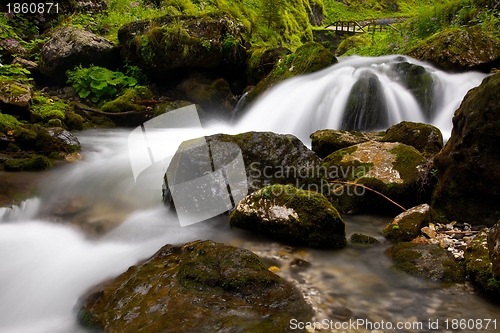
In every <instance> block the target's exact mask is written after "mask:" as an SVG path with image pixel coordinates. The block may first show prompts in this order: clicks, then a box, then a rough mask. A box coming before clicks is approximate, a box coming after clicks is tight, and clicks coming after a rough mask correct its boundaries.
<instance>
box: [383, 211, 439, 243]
mask: <svg viewBox="0 0 500 333" xmlns="http://www.w3.org/2000/svg"><path fill="white" fill-rule="evenodd" d="M431 209H432V208H431V207H430V206H429V205H428V204H422V205H419V206H416V207H413V208H411V209H408V210H407V211H405V212H403V213H401V214H399V215H398V216H396V217H395V218H394V219H392V221H391V222H389V224H387V226H385V228H384V231H383V235H384V237H385V238H387V239H388V240H390V241H391V242H395V243H399V242H409V241H411V240H413V239H414V238H416V237H418V236H419V235H420V234H421V229H422V228H423V227H425V226H428V225H429V223H431V222H432V213H431Z"/></svg>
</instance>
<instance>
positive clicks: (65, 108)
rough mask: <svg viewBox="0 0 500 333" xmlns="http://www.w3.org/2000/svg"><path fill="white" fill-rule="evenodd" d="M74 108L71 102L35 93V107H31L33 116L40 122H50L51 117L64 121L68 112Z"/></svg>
mask: <svg viewBox="0 0 500 333" xmlns="http://www.w3.org/2000/svg"><path fill="white" fill-rule="evenodd" d="M72 110H73V108H72V107H71V105H70V104H68V103H66V102H64V101H62V100H60V99H57V98H50V97H47V96H43V95H40V94H35V96H34V97H33V107H32V108H31V113H32V118H34V120H36V121H40V122H42V121H43V122H48V121H49V120H51V119H59V120H61V121H64V120H65V119H66V114H67V113H69V112H71V111H72Z"/></svg>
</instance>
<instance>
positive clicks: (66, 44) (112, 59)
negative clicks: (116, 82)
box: [40, 26, 119, 83]
mask: <svg viewBox="0 0 500 333" xmlns="http://www.w3.org/2000/svg"><path fill="white" fill-rule="evenodd" d="M50 36H51V38H50V40H49V41H48V42H46V43H45V44H44V45H43V47H42V50H41V54H40V72H41V73H42V74H44V75H46V76H47V77H49V78H50V79H52V80H54V81H55V82H58V83H66V80H67V77H66V71H68V70H72V69H74V68H75V67H76V66H78V65H82V66H83V67H88V66H90V65H95V66H102V67H109V68H114V67H116V64H117V63H119V53H118V49H117V48H116V47H115V46H114V45H113V44H112V43H111V42H110V41H108V40H107V39H105V38H103V37H99V36H97V35H95V34H93V33H91V32H89V31H86V30H83V29H78V28H76V27H73V26H64V27H59V28H57V29H55V30H54V31H52V32H51V34H50Z"/></svg>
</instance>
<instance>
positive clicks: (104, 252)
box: [0, 59, 500, 333]
mask: <svg viewBox="0 0 500 333" xmlns="http://www.w3.org/2000/svg"><path fill="white" fill-rule="evenodd" d="M351 60H352V61H354V62H355V63H356V64H357V65H356V66H358V65H359V64H358V63H359V62H361V60H359V59H351ZM347 61H350V60H347ZM363 61H365V60H363ZM385 61H386V60H384V59H382V60H381V59H378V62H377V64H375V65H373V64H372V65H369V66H371V68H380V67H381V66H383V65H382V64H381V63H385ZM340 65H341V66H343V67H340V70H341V71H349V70H346V68H351V67H349V66H347V65H346V63H345V62H344V63H341V64H340ZM359 66H361V65H359ZM334 67H335V66H334ZM342 68H343V69H342ZM352 68H354V67H352ZM334 70H339V68H330V69H326V70H323V71H321V72H319V73H315V74H313V75H311V76H305V77H302V78H297V79H292V80H290V82H288V81H287V82H285V83H283V84H281V85H279V86H278V87H277V88H276V89H275V90H273V93H272V94H268V95H270V96H268V97H266V98H265V99H263V100H262V101H260V102H259V103H258V104H257V105H255V106H254V107H253V108H252V109H251V110H249V111H248V112H247V114H246V115H245V116H243V118H242V120H241V121H240V123H239V124H238V125H236V126H234V127H232V128H228V127H221V126H214V127H210V126H208V127H207V128H205V129H203V130H202V129H194V130H192V135H193V137H199V136H201V135H207V134H210V133H219V132H226V133H236V132H242V131H244V130H247V129H250V128H251V129H253V130H273V131H276V132H281V133H294V134H296V135H297V136H298V137H300V138H301V139H303V140H304V141H305V142H306V144H308V142H307V139H308V134H307V135H306V134H305V133H309V134H310V133H312V132H313V131H314V130H316V129H319V128H336V127H335V126H337V125H338V124H337V125H336V124H333V123H329V121H328V120H327V119H323V120H322V119H320V118H314V117H312V118H311V119H309V121H307V122H305V121H304V119H306V118H307V117H306V116H305V115H304V114H303V112H305V111H301V110H300V108H301V107H302V106H301V105H302V104H306V103H305V102H304V103H301V104H300V103H296V104H295V106H294V107H293V108H291V106H290V105H291V104H290V103H294V102H293V101H292V100H293V99H294V98H295V96H294V95H296V94H293V93H291V94H290V93H289V94H288V96H289V98H285V99H283V96H282V95H281V98H282V101H284V102H283V103H281V102H279V103H277V104H275V105H274V106H272V102H271V101H270V99H271V100H275V99H279V97H277V95H276V94H278V95H279V94H283V89H292V88H291V86H292V87H293V86H297V85H298V84H299V83H298V82H299V81H300V80H304V81H305V82H303V83H304V84H305V85H306V87H310V86H311V85H313V84H319V83H318V82H319V81H321V80H323V81H325V80H327V79H331V77H332V75H333V74H332V73H331V72H333V71H334ZM350 71H351V72H352V70H350ZM354 71H355V70H354ZM382 72H384V70H382V71H381V73H382ZM433 73H435V75H436V76H438V77H439V76H443V77H445V76H446V75H449V74H443V73H442V72H438V71H435V70H433ZM436 73H437V74H436ZM381 75H382V74H381ZM457 75H458V76H455V77H454V78H455V80H453V79H449V80H450V81H453V82H454V84H455V83H456V82H455V81H456V79H457V78H458V77H461V78H463V77H464V74H457ZM483 77H484V75H483V74H477V73H474V74H472V75H469V76H468V77H466V80H465V81H466V82H465V83H462V85H461V87H463V86H470V87H473V86H476V85H478V84H479V83H480V81H481V79H482V78H483ZM333 84H334V83H330V84H327V86H329V87H330V90H329V91H330V92H331V94H334V93H338V92H339V91H340V90H341V89H340V90H339V89H333V88H332V85H333ZM389 84H390V85H393V84H392V83H389ZM322 85H323V86H324V85H325V82H323V83H322ZM470 87H469V88H467V89H466V88H461V89H462V90H465V91H464V92H462V93H463V94H462V97H460V99H459V100H461V98H463V96H464V95H465V92H466V91H467V90H468V89H470ZM293 89H295V88H293ZM293 89H292V90H293ZM297 89H298V88H297ZM305 89H306V88H304V87H303V88H302V94H303V95H304V92H305ZM307 89H309V88H307ZM311 89H312V90H311V91H316V90H317V88H315V89H313V88H311ZM440 89H444V88H442V87H441V88H440ZM446 89H448V88H446ZM446 89H444V90H446ZM289 91H290V90H289ZM455 92H456V91H455ZM331 94H330V93H326V92H325V90H322V92H321V93H318V95H321V96H323V97H325V98H324V99H323V100H322V102H321V101H318V98H319V97H318V96H317V95H314V96H310V95H307V96H309V97H311V98H313V100H314V101H316V102H309V107H310V108H311V107H312V105H315V104H314V103H317V105H320V106H319V109H321V110H326V109H325V108H337V107H338V106H336V105H334V104H335V103H336V102H335V103H334V102H332V103H333V104H331V105H330V106H327V102H326V101H333V100H334V98H333V97H332V95H331ZM445 95H446V94H442V95H441V97H443V98H449V96H448V97H446V96H445ZM337 99H338V98H337ZM455 99H457V98H455ZM454 103H455V104H454V105H453V106H449V105H448V106H447V108H445V109H446V110H444V111H443V112H448V117H451V115H449V113H450V111H449V110H448V109H451V108H455V109H456V107H458V105H456V104H457V103H458V104H459V101H458V102H454ZM409 105H410V104H409ZM411 105H413V104H411ZM304 107H305V106H304ZM269 108H273V110H274V111H273V114H272V115H271V116H270V118H271V119H269V121H266V122H262V121H261V123H260V124H258V119H259V117H262V115H260V113H262V112H264V113H265V111H262V110H267V112H268V113H269ZM284 112H287V113H288V115H289V114H290V113H292V114H293V117H289V118H290V119H289V120H290V121H289V122H288V121H287V122H283V120H281V124H282V125H279V123H280V121H278V120H277V119H278V118H279V117H278V114H279V113H281V119H283V113H284ZM285 117H288V116H285ZM318 117H321V112H320V113H319V114H318ZM417 117H418V116H417ZM250 118H251V119H252V121H250V120H249V119H250ZM441 118H442V114H441V113H438V114H436V116H435V117H434V120H435V122H437V123H438V122H440V121H441ZM399 120H400V119H399V118H397V119H396V118H395V120H394V121H396V122H397V121H399ZM410 120H411V119H410ZM300 122H305V124H306V125H305V126H303V128H300V130H296V129H294V127H296V126H298V125H297V124H298V123H300ZM448 122H450V123H451V120H450V118H448V120H447V121H446V122H445V121H443V124H444V125H443V126H442V127H444V129H445V130H447V131H449V130H450V129H451V127H450V126H449V125H448ZM280 126H281V127H280ZM130 133H131V130H130V129H109V130H87V131H82V132H79V133H76V135H77V136H78V139H79V140H80V142H81V144H82V152H81V153H82V155H83V159H82V160H81V161H76V162H74V163H68V164H64V165H60V166H57V167H55V168H53V169H51V170H49V171H45V172H44V173H43V177H41V180H40V181H39V183H38V186H37V191H36V194H35V195H34V196H33V197H32V198H30V199H28V200H26V201H24V202H23V203H22V204H21V205H20V206H19V207H17V206H14V207H12V208H0V262H1V265H0V295H1V296H0V332H2V333H49V332H50V333H72V332H75V333H79V332H83V330H82V329H81V328H79V326H78V325H77V323H76V312H77V310H78V305H79V302H80V299H81V297H82V296H84V295H85V293H86V291H88V290H89V289H90V288H91V287H92V286H94V285H96V284H98V283H101V282H103V281H105V280H107V279H110V278H113V277H115V276H117V275H119V274H121V273H123V272H124V271H126V270H127V268H128V267H130V266H131V265H135V264H137V263H138V262H139V261H140V260H143V259H145V258H148V257H150V256H152V255H153V254H154V253H155V252H156V251H157V250H159V249H160V247H162V246H163V245H165V244H183V243H185V242H189V241H194V240H198V239H203V240H204V239H211V240H214V241H218V242H223V243H226V244H230V245H234V246H238V247H242V248H246V249H249V250H251V251H254V252H255V253H256V254H258V255H259V256H261V257H262V258H263V260H264V261H265V262H266V263H267V264H268V265H275V266H278V267H280V268H281V271H280V272H278V273H277V274H279V275H280V276H282V277H284V278H285V279H288V280H290V281H293V282H294V283H296V284H297V285H298V286H299V288H300V289H301V290H302V291H303V294H304V295H305V297H306V299H307V301H308V302H309V303H310V304H311V305H312V306H313V308H314V309H315V312H316V317H315V320H316V321H318V322H323V323H325V322H329V320H332V322H331V323H338V324H337V325H341V324H342V323H347V322H348V321H349V320H355V321H356V320H358V321H363V323H364V324H365V325H364V326H362V327H361V326H356V328H355V329H352V327H349V328H347V329H345V328H342V327H340V326H339V327H340V328H339V327H337V328H334V329H333V330H331V331H332V332H344V331H345V332H348V331H349V332H370V331H372V329H379V330H378V331H377V332H477V331H478V330H477V329H467V328H465V329H460V326H458V327H455V326H453V324H454V323H457V322H456V321H454V320H460V319H465V320H467V321H470V320H474V322H476V320H482V321H481V323H482V324H483V329H482V330H480V331H481V332H495V331H496V329H497V328H498V326H500V306H498V305H494V304H490V303H489V302H487V301H486V300H484V299H483V298H481V297H479V296H477V295H476V294H475V293H474V292H473V291H472V289H471V288H470V287H469V286H468V285H467V284H464V285H461V284H457V285H451V286H443V285H442V284H440V283H438V282H432V281H425V280H422V279H420V278H416V277H412V276H410V275H408V274H406V273H402V272H399V271H396V270H394V269H393V268H392V267H391V266H392V263H391V261H390V260H389V259H388V258H387V256H386V255H385V254H384V251H385V250H386V249H387V248H388V247H389V246H390V244H389V243H387V241H385V239H384V237H383V236H382V229H383V227H384V226H385V225H386V224H387V223H388V222H389V221H390V219H391V217H387V216H372V215H362V216H355V215H353V216H343V218H344V220H345V222H346V232H347V237H349V236H350V235H351V234H352V233H354V232H361V233H363V234H366V235H371V236H374V237H376V238H377V239H379V240H380V241H381V242H382V244H380V245H377V246H373V247H361V246H355V245H348V246H347V247H346V248H344V249H341V250H316V249H309V248H296V247H290V246H287V245H284V244H282V243H278V242H275V241H272V240H270V239H266V238H264V237H262V236H256V235H254V234H252V233H250V232H247V231H244V230H239V229H236V228H233V229H232V228H230V227H229V223H228V215H227V214H223V215H219V216H217V217H215V218H212V219H210V220H207V221H203V222H200V223H196V224H192V225H189V226H185V227H181V226H180V223H179V221H178V219H177V217H176V216H175V214H173V213H172V212H171V211H169V210H168V208H167V207H165V206H164V205H163V203H161V178H160V180H159V182H158V186H157V187H155V188H151V187H149V186H141V184H140V182H138V183H136V182H135V178H134V174H133V172H132V169H131V162H130V159H131V156H130V152H129V147H128V138H129V135H130ZM163 134H164V133H163ZM160 137H161V138H163V136H161V135H160ZM175 147H177V146H176V145H174V150H175ZM75 212H76V214H72V213H75ZM70 216H71V217H70ZM75 216H76V217H75ZM296 258H299V259H302V260H306V261H307V262H309V263H311V267H310V268H309V269H306V270H301V271H297V270H294V269H293V268H292V267H291V266H290V262H291V261H292V260H293V259H296ZM488 319H490V320H491V322H489V326H488V328H485V325H486V320H488ZM369 322H370V323H372V326H373V325H375V327H370V326H367V325H366V324H367V323H369ZM381 322H384V323H385V325H386V326H385V327H386V328H387V324H388V323H391V325H394V327H393V328H392V329H384V328H383V327H377V326H376V325H379V326H380V323H381ZM397 323H401V324H402V328H401V329H396V328H395V325H396V324H397ZM431 323H432V325H431ZM419 325H420V326H419ZM433 325H434V326H433ZM474 327H477V326H474ZM323 328H325V327H323ZM370 328H372V329H370ZM323 331H325V332H327V331H328V330H323ZM318 332H320V330H318Z"/></svg>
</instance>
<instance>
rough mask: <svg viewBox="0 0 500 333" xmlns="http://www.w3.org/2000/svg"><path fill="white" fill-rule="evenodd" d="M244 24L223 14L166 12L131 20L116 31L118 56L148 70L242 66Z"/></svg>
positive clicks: (245, 56) (244, 56) (243, 59)
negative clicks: (154, 16)
mask: <svg viewBox="0 0 500 333" xmlns="http://www.w3.org/2000/svg"><path fill="white" fill-rule="evenodd" d="M243 28H244V27H243V26H242V25H241V24H238V23H237V22H236V20H234V19H233V18H231V17H230V16H227V15H220V14H206V15H202V16H198V17H195V16H187V15H180V16H172V15H166V16H163V17H159V18H155V19H153V20H151V21H150V20H143V21H134V22H131V23H128V24H125V25H124V26H122V27H121V28H120V30H119V31H118V39H119V40H120V43H121V45H122V51H121V54H122V57H123V58H126V59H130V60H131V61H132V62H133V63H136V64H137V65H138V66H140V67H141V68H143V69H144V70H146V71H148V72H151V73H153V72H166V71H168V70H173V69H183V68H184V69H185V68H215V67H218V66H242V65H244V64H245V61H246V58H247V55H246V50H245V48H244V46H243V45H245V41H244V40H243V37H242V34H241V33H242V29H243Z"/></svg>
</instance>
